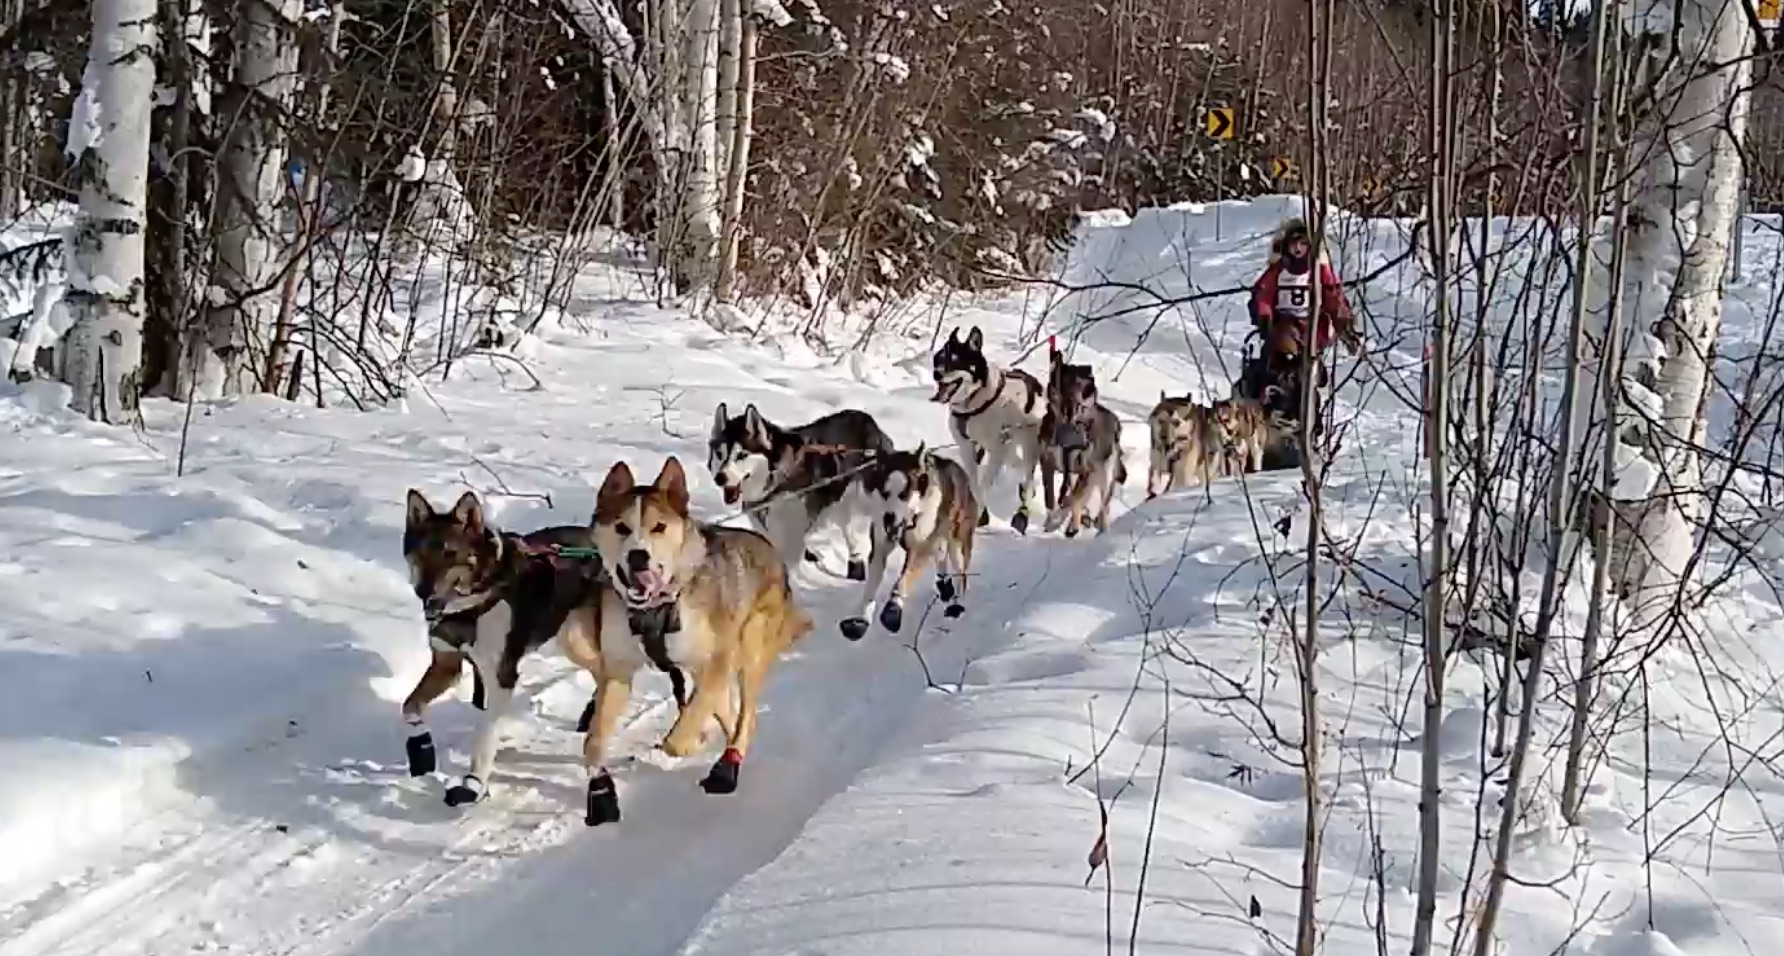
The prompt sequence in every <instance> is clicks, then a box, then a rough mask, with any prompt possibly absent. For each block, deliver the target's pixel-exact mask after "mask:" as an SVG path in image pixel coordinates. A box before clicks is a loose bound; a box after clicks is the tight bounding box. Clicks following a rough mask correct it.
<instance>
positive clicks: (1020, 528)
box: [1010, 511, 1028, 534]
mask: <svg viewBox="0 0 1784 956" xmlns="http://www.w3.org/2000/svg"><path fill="white" fill-rule="evenodd" d="M1010 527H1011V528H1012V529H1013V530H1015V532H1016V533H1017V534H1027V533H1028V512H1026V511H1018V512H1016V514H1015V516H1014V517H1012V518H1010Z"/></svg>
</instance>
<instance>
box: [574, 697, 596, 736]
mask: <svg viewBox="0 0 1784 956" xmlns="http://www.w3.org/2000/svg"><path fill="white" fill-rule="evenodd" d="M594 723H595V696H594V695H593V694H590V695H589V698H588V703H586V704H584V705H583V706H582V715H581V716H579V717H577V718H576V732H577V733H579V734H586V733H588V729H589V728H590V727H592V726H594Z"/></svg>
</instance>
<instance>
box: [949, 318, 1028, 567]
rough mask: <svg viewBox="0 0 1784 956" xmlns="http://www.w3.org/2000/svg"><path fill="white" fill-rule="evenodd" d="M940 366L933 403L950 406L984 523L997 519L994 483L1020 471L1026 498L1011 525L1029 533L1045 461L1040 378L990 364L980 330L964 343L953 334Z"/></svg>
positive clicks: (1022, 494) (952, 428) (957, 332)
mask: <svg viewBox="0 0 1784 956" xmlns="http://www.w3.org/2000/svg"><path fill="white" fill-rule="evenodd" d="M934 364H935V369H934V371H935V394H934V395H931V396H930V399H929V400H930V401H932V402H939V403H941V404H943V405H946V406H948V411H949V412H950V414H949V415H948V430H949V431H950V432H952V433H953V435H954V441H955V443H956V444H958V445H959V447H960V451H961V456H962V458H963V460H964V461H965V462H966V466H965V467H966V469H967V480H968V481H970V482H971V483H972V492H973V498H974V499H975V500H977V501H978V502H979V506H980V511H979V518H978V522H979V525H980V526H981V527H982V526H984V525H986V524H988V523H989V522H990V521H991V513H990V511H989V510H987V509H986V508H985V502H986V498H987V494H988V492H989V491H990V490H991V487H992V485H994V484H995V483H996V482H997V479H998V477H999V476H1001V475H1002V474H1003V472H1004V471H1005V470H1006V469H1014V470H1015V472H1016V475H1017V480H1018V482H1019V483H1020V484H1019V492H1018V494H1019V495H1020V497H1021V499H1022V500H1021V503H1020V504H1019V505H1018V507H1017V509H1016V513H1015V515H1013V516H1012V517H1011V518H1010V527H1012V528H1014V529H1016V533H1018V534H1025V533H1027V531H1028V520H1029V513H1030V512H1031V511H1033V510H1034V472H1035V468H1036V467H1037V466H1038V465H1039V464H1040V462H1041V418H1042V417H1043V416H1044V415H1046V413H1047V408H1046V403H1045V402H1043V401H1042V398H1043V390H1042V388H1041V382H1040V380H1039V379H1037V378H1035V377H1034V376H1033V375H1030V374H1028V373H1027V372H1024V371H1022V370H1021V369H1015V368H1003V367H1001V366H997V365H993V364H991V363H990V362H989V361H987V360H986V358H985V333H983V332H981V331H979V327H978V326H973V330H972V331H971V332H968V333H967V334H966V338H964V339H962V338H961V337H960V329H959V328H955V329H953V330H951V331H950V332H949V333H948V340H947V341H946V342H944V343H942V347H941V348H940V349H937V350H936V353H935V360H934Z"/></svg>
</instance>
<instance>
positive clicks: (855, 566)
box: [848, 559, 867, 581]
mask: <svg viewBox="0 0 1784 956" xmlns="http://www.w3.org/2000/svg"><path fill="white" fill-rule="evenodd" d="M848 578H849V580H851V581H865V580H867V562H866V561H861V560H858V559H857V560H854V561H850V562H849V569H848Z"/></svg>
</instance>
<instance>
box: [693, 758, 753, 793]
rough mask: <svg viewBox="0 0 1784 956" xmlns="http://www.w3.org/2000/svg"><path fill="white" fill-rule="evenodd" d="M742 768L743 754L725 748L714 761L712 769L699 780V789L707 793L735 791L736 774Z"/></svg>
mask: <svg viewBox="0 0 1784 956" xmlns="http://www.w3.org/2000/svg"><path fill="white" fill-rule="evenodd" d="M741 770H743V754H740V753H738V752H737V751H736V750H732V749H729V748H727V749H726V750H725V752H724V753H722V754H720V755H719V759H718V760H717V761H714V763H713V765H712V770H711V771H710V772H708V773H707V774H706V778H705V779H704V780H701V781H700V789H702V790H704V791H706V792H707V793H735V792H736V791H737V774H738V773H739V772H740V771H741Z"/></svg>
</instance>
